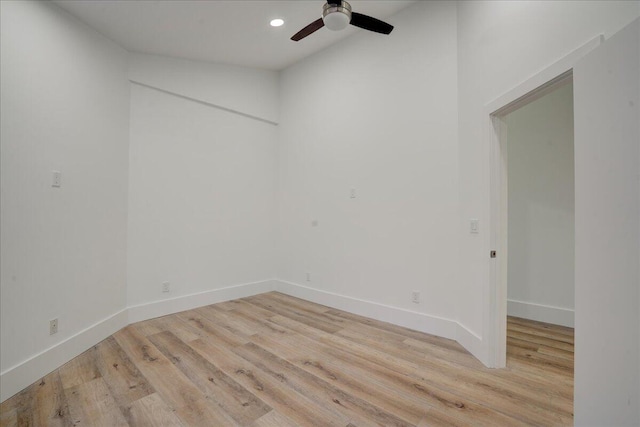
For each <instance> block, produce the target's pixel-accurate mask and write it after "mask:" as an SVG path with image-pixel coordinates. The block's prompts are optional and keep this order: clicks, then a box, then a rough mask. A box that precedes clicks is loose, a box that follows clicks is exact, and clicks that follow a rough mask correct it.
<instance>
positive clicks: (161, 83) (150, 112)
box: [127, 55, 278, 319]
mask: <svg viewBox="0 0 640 427" xmlns="http://www.w3.org/2000/svg"><path fill="white" fill-rule="evenodd" d="M165 62H166V63H167V66H166V67H165V66H164V65H163V64H165ZM131 63H132V72H133V73H134V74H135V79H136V81H138V82H141V83H143V84H145V85H154V86H158V89H160V90H157V89H153V88H150V87H147V86H141V85H139V84H132V86H131V135H130V173H129V222H128V276H127V279H128V280H127V281H128V304H129V306H140V305H145V304H149V303H153V302H156V301H160V300H166V299H169V300H171V299H176V298H178V299H179V298H181V297H185V296H187V295H191V294H196V293H201V292H211V291H214V290H217V289H221V288H225V287H229V286H235V285H243V284H247V283H254V282H261V281H265V280H270V279H273V278H274V277H275V270H276V268H275V264H276V261H275V234H274V233H275V224H276V221H275V215H276V206H275V203H276V197H275V191H276V145H275V144H276V130H277V127H276V126H275V125H274V124H271V123H267V122H265V121H264V120H263V119H256V118H251V117H247V116H246V115H244V114H243V113H245V112H250V113H251V114H262V113H260V112H259V111H261V110H262V111H263V113H264V114H265V115H266V116H267V117H270V118H271V117H275V115H274V112H275V108H274V107H273V106H276V105H277V97H276V96H275V94H276V93H277V83H278V82H277V75H276V74H275V73H272V72H264V75H260V74H259V73H260V72H259V71H257V70H254V71H253V72H250V71H251V70H247V71H246V73H244V74H243V73H236V76H235V77H234V79H231V80H230V79H229V78H228V75H227V72H226V68H225V67H222V68H221V70H222V71H221V72H218V71H219V69H218V66H217V65H215V64H198V63H193V62H190V61H181V60H172V59H170V58H163V57H150V56H143V57H139V56H138V55H132V62H131ZM141 63H144V64H145V66H148V65H149V64H152V65H153V67H150V68H144V67H142V66H141V65H140V64H141ZM154 67H155V68H154ZM236 68H239V67H236ZM167 70H171V72H166V71H167ZM202 70H205V71H206V72H205V71H202ZM165 72H166V74H163V73H165ZM198 73H201V74H199V75H200V77H199V80H198V79H193V78H192V77H193V76H194V75H196V74H198ZM158 75H162V78H158ZM243 75H249V76H250V77H248V78H247V79H246V80H247V84H246V85H242V84H241V81H242V76H243ZM256 76H257V77H258V78H256ZM230 81H231V82H236V84H233V83H230ZM256 81H257V82H258V83H255V82H256ZM198 82H199V83H198ZM252 82H253V83H252ZM225 85H226V86H228V85H231V86H234V87H235V88H236V94H237V99H236V102H235V104H227V103H226V102H225V98H224V97H223V96H221V97H218V98H215V96H216V95H217V94H221V93H225V91H226V90H227V89H223V88H224V87H225ZM256 86H257V87H258V88H259V89H258V90H256ZM198 88H200V89H201V90H198ZM216 88H221V90H219V91H218V90H216ZM165 90H166V91H170V92H173V93H176V95H173V94H170V93H167V92H164V91H165ZM256 92H258V93H262V94H263V95H264V96H262V97H257V98H256V99H255V102H253V103H252V104H250V103H248V100H249V99H251V97H250V96H249V95H250V94H251V93H256ZM269 93H271V94H272V95H271V96H269ZM196 96H197V97H196ZM194 97H196V98H194ZM189 98H191V99H189ZM211 103H216V104H220V107H222V108H218V107H215V106H213V105H211ZM265 105H266V106H271V107H269V108H266V107H265ZM231 107H232V108H231ZM225 108H229V109H234V110H242V111H238V113H234V112H230V111H228V110H226V109H225ZM163 282H170V287H171V292H169V293H162V291H161V289H162V283H163ZM201 301H202V300H201ZM174 305H175V304H174ZM161 307H162V314H166V312H167V310H169V311H173V308H172V307H173V306H172V305H171V304H169V305H165V306H161ZM180 308H183V307H182V306H180ZM183 309H184V308H183ZM149 313H151V314H150V315H151V316H152V315H154V314H155V315H158V313H156V312H155V311H150V312H149ZM134 314H135V313H134ZM140 317H145V316H144V315H143V314H135V315H134V319H138V318H140Z"/></svg>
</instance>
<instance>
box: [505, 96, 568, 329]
mask: <svg viewBox="0 0 640 427" xmlns="http://www.w3.org/2000/svg"><path fill="white" fill-rule="evenodd" d="M505 120H506V124H507V127H508V131H507V135H508V136H507V152H508V161H507V164H508V188H509V190H508V203H509V208H508V212H509V214H508V215H509V218H508V227H509V231H508V239H509V242H508V248H509V260H508V263H509V266H508V279H507V283H508V313H509V315H512V316H518V317H523V318H526V319H532V320H538V321H542V322H548V323H555V324H561V325H565V326H571V327H573V307H574V296H573V295H574V292H573V290H574V273H573V270H574V262H573V258H574V244H575V242H574V240H575V239H574V179H573V170H574V168H573V86H572V85H571V84H566V85H564V86H562V87H560V88H558V89H557V90H555V91H553V92H551V93H549V94H547V95H545V96H543V97H542V98H539V99H537V100H535V101H533V102H531V103H529V104H527V105H525V106H524V107H522V108H520V109H518V110H516V111H514V112H512V113H510V114H508V115H507V116H506V118H505Z"/></svg>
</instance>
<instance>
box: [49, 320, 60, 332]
mask: <svg viewBox="0 0 640 427" xmlns="http://www.w3.org/2000/svg"><path fill="white" fill-rule="evenodd" d="M57 333H58V319H53V320H50V321H49V335H53V334H57Z"/></svg>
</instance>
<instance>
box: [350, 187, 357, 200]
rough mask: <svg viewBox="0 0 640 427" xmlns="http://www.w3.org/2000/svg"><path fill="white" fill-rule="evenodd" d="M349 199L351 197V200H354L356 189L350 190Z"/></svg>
mask: <svg viewBox="0 0 640 427" xmlns="http://www.w3.org/2000/svg"><path fill="white" fill-rule="evenodd" d="M349 197H351V198H352V199H355V198H356V189H355V188H352V189H351V190H349Z"/></svg>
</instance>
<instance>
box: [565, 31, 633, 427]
mask: <svg viewBox="0 0 640 427" xmlns="http://www.w3.org/2000/svg"><path fill="white" fill-rule="evenodd" d="M573 84H574V115H575V198H576V200H575V245H576V247H575V331H576V337H575V355H576V356H575V397H574V402H575V403H574V406H575V408H574V412H575V425H576V426H587V425H594V426H595V425H601V426H604V425H607V426H614V425H615V426H627V425H629V426H631V425H634V426H637V425H640V314H639V313H640V267H639V266H640V125H639V123H640V110H639V105H640V102H639V99H638V93H639V91H640V20H636V21H634V22H633V23H632V24H630V25H629V26H627V27H625V28H624V29H623V30H621V31H620V32H618V33H617V34H615V35H614V36H612V37H611V38H610V39H608V40H607V41H605V42H604V43H603V44H602V45H601V46H600V47H598V48H597V49H595V50H594V51H592V52H591V53H589V54H588V55H586V56H585V57H584V58H583V59H582V60H580V61H579V62H578V63H577V64H576V65H575V67H574V69H573Z"/></svg>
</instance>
